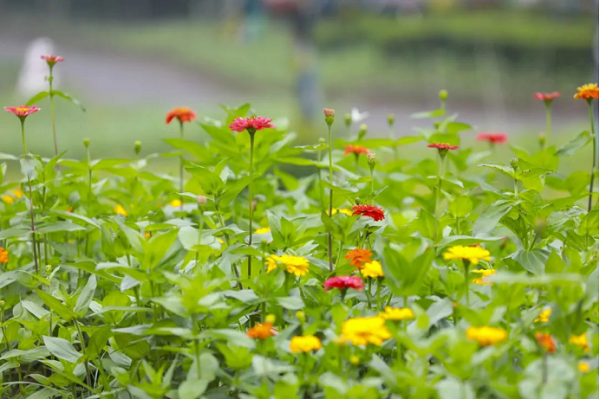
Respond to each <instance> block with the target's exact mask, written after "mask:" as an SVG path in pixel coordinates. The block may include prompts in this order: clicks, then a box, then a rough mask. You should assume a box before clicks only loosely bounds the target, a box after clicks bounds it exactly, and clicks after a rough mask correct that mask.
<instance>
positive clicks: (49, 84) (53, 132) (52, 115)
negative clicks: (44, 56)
mask: <svg viewBox="0 0 600 399" xmlns="http://www.w3.org/2000/svg"><path fill="white" fill-rule="evenodd" d="M53 80H54V77H53V76H52V67H50V76H48V95H49V96H50V119H51V121H52V137H53V139H54V155H58V139H57V137H56V116H55V112H54V91H53V90H52V81H53Z"/></svg>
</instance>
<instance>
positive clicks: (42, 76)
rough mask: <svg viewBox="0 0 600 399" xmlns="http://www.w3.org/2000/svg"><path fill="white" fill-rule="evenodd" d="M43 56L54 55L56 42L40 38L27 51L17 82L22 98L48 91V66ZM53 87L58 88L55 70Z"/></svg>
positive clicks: (18, 92) (18, 91)
mask: <svg viewBox="0 0 600 399" xmlns="http://www.w3.org/2000/svg"><path fill="white" fill-rule="evenodd" d="M42 55H54V42H53V41H52V40H51V39H50V38H47V37H40V38H37V39H35V40H33V41H32V42H31V44H30V45H29V46H28V47H27V50H26V51H25V59H24V60H23V67H22V68H21V71H20V72H19V79H18V80H17V94H18V95H19V96H20V97H25V98H26V99H29V97H31V96H33V95H34V94H37V93H39V92H40V91H42V90H47V89H48V82H47V81H46V77H47V76H48V65H47V64H46V61H44V60H43V59H41V56H42ZM53 75H54V82H53V86H54V87H55V88H56V87H57V86H58V80H59V79H58V76H57V70H56V69H54V73H53Z"/></svg>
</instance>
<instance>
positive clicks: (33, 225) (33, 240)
mask: <svg viewBox="0 0 600 399" xmlns="http://www.w3.org/2000/svg"><path fill="white" fill-rule="evenodd" d="M21 138H22V139H23V152H24V157H25V158H27V144H26V143H25V118H21ZM27 186H28V187H29V209H30V216H31V240H32V247H33V263H34V264H35V274H40V266H39V263H38V253H37V243H36V237H35V215H34V212H33V192H32V190H31V180H30V179H29V175H27Z"/></svg>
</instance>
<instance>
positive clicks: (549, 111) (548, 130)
mask: <svg viewBox="0 0 600 399" xmlns="http://www.w3.org/2000/svg"><path fill="white" fill-rule="evenodd" d="M551 132H552V105H551V104H550V102H547V103H546V140H544V144H543V147H545V146H546V143H547V142H548V140H549V139H550V133H551Z"/></svg>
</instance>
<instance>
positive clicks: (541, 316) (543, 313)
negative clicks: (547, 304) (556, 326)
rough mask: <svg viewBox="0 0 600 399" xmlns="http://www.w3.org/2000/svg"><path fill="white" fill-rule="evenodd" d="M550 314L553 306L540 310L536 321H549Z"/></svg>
mask: <svg viewBox="0 0 600 399" xmlns="http://www.w3.org/2000/svg"><path fill="white" fill-rule="evenodd" d="M550 314H552V308H546V309H544V310H542V311H541V312H540V314H539V315H538V317H536V318H535V320H534V322H536V323H548V321H550Z"/></svg>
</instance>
